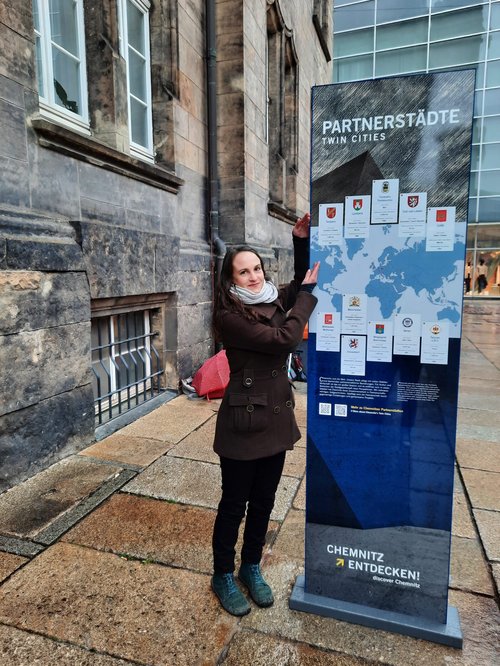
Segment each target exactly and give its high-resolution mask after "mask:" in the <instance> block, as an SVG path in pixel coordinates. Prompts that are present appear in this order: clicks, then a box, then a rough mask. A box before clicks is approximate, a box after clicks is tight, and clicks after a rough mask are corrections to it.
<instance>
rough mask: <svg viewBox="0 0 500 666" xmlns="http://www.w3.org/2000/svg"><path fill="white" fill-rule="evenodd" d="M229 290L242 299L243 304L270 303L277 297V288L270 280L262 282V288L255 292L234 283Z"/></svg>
mask: <svg viewBox="0 0 500 666" xmlns="http://www.w3.org/2000/svg"><path fill="white" fill-rule="evenodd" d="M230 292H231V293H232V294H234V295H235V296H238V298H239V299H240V300H241V301H243V303H244V304H245V305H258V304H259V303H272V302H273V301H275V300H276V299H277V298H278V290H277V289H276V287H275V286H274V284H273V283H272V282H269V281H267V282H264V284H263V286H262V289H261V290H260V291H259V292H258V293H256V292H254V291H250V290H249V289H245V288H244V287H237V286H236V285H235V284H233V286H232V287H231V289H230Z"/></svg>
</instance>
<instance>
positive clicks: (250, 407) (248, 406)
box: [247, 405, 255, 414]
mask: <svg viewBox="0 0 500 666" xmlns="http://www.w3.org/2000/svg"><path fill="white" fill-rule="evenodd" d="M254 409H255V407H254V406H253V405H247V412H249V413H250V414H251V413H252V412H253V410H254Z"/></svg>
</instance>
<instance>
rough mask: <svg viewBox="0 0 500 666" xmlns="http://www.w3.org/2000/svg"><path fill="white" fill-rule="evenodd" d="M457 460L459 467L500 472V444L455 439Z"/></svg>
mask: <svg viewBox="0 0 500 666" xmlns="http://www.w3.org/2000/svg"><path fill="white" fill-rule="evenodd" d="M456 455H457V460H458V463H459V465H460V467H461V468H462V467H468V468H471V469H483V470H485V471H487V472H500V443H499V442H481V441H478V440H477V439H462V438H458V439H457V448H456Z"/></svg>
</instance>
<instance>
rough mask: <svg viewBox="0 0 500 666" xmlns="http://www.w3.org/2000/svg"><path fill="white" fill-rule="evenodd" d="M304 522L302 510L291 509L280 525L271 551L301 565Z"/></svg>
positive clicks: (304, 517)
mask: <svg viewBox="0 0 500 666" xmlns="http://www.w3.org/2000/svg"><path fill="white" fill-rule="evenodd" d="M305 522H306V515H305V512H304V511H298V510H296V509H291V510H290V511H289V512H288V514H287V516H286V518H285V520H284V521H283V523H282V525H281V529H280V531H279V534H278V538H277V539H276V541H275V542H274V544H273V549H272V552H273V553H277V554H278V555H280V556H281V557H286V558H287V559H289V560H293V561H295V562H297V564H299V565H302V564H303V563H304V530H305Z"/></svg>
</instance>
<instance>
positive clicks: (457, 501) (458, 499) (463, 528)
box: [451, 486, 477, 539]
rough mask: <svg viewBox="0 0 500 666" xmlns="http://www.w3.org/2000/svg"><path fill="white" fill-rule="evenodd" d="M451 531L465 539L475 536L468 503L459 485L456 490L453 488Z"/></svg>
mask: <svg viewBox="0 0 500 666" xmlns="http://www.w3.org/2000/svg"><path fill="white" fill-rule="evenodd" d="M451 533H452V534H453V535H454V536H459V537H465V538H466V539H475V538H476V536H477V534H476V528H475V527H474V523H473V522H472V517H471V515H470V510H469V503H468V502H467V498H466V497H465V494H464V491H463V489H462V487H461V486H460V487H459V489H458V491H457V490H455V492H454V493H453V519H452V524H451Z"/></svg>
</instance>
